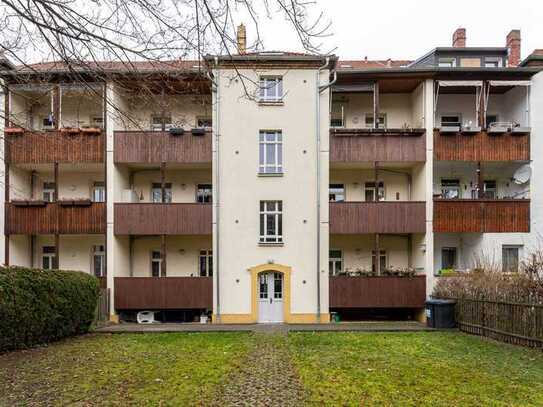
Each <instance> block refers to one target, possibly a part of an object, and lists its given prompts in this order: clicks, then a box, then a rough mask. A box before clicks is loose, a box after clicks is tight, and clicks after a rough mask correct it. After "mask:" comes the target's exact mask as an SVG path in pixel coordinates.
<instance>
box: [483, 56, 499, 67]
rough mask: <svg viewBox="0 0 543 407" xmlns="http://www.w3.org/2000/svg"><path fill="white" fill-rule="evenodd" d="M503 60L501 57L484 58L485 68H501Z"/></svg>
mask: <svg viewBox="0 0 543 407" xmlns="http://www.w3.org/2000/svg"><path fill="white" fill-rule="evenodd" d="M502 66H503V60H502V58H501V57H485V68H501V67H502Z"/></svg>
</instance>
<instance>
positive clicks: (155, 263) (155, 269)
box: [151, 250, 162, 277]
mask: <svg viewBox="0 0 543 407" xmlns="http://www.w3.org/2000/svg"><path fill="white" fill-rule="evenodd" d="M151 277H162V253H161V251H160V250H153V251H152V252H151Z"/></svg>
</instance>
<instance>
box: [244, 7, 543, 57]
mask: <svg viewBox="0 0 543 407" xmlns="http://www.w3.org/2000/svg"><path fill="white" fill-rule="evenodd" d="M316 3H317V7H319V8H321V9H322V10H323V11H324V13H325V15H326V18H328V19H329V20H330V21H331V22H332V24H333V26H332V28H331V32H332V33H333V34H334V35H333V37H331V38H330V39H328V40H326V46H325V47H323V51H326V50H329V49H332V48H334V47H337V49H336V50H335V53H336V54H337V55H339V56H340V57H341V58H342V59H354V58H358V59H360V58H364V57H365V56H367V57H368V58H369V59H386V58H389V57H390V58H392V59H414V58H417V57H419V56H422V55H423V54H425V53H426V52H428V51H430V50H431V49H432V48H435V47H437V46H451V44H452V33H453V32H454V30H455V29H456V28H458V27H465V28H466V30H467V45H468V46H495V47H500V46H505V37H506V35H507V34H508V33H509V31H510V30H511V29H520V30H521V37H522V58H525V57H526V56H528V55H529V54H530V53H531V52H532V51H533V50H534V49H535V48H543V1H542V0H516V1H512V0H494V1H491V0H454V1H450V0H449V1H442V0H410V1H409V0H379V1H364V0H316ZM262 23H263V25H265V27H262V26H261V28H264V30H263V31H264V36H265V46H266V49H268V50H272V49H274V50H279V49H281V50H289V49H290V50H292V48H293V44H294V43H295V40H296V39H295V36H294V35H293V34H292V31H291V30H288V29H282V28H283V27H282V25H283V24H282V23H281V22H278V21H273V22H272V23H269V22H268V21H265V20H263V21H262ZM247 35H248V37H249V38H248V40H249V41H248V42H249V43H250V35H251V32H248V33H247Z"/></svg>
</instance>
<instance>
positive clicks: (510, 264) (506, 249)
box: [502, 246, 522, 273]
mask: <svg viewBox="0 0 543 407" xmlns="http://www.w3.org/2000/svg"><path fill="white" fill-rule="evenodd" d="M521 247H522V246H502V271H503V272H505V273H516V272H517V271H518V266H519V257H520V249H521Z"/></svg>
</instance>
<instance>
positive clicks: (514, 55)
mask: <svg viewBox="0 0 543 407" xmlns="http://www.w3.org/2000/svg"><path fill="white" fill-rule="evenodd" d="M506 47H507V55H508V56H507V66H518V64H519V63H520V30H511V32H510V33H509V34H507V39H506Z"/></svg>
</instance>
